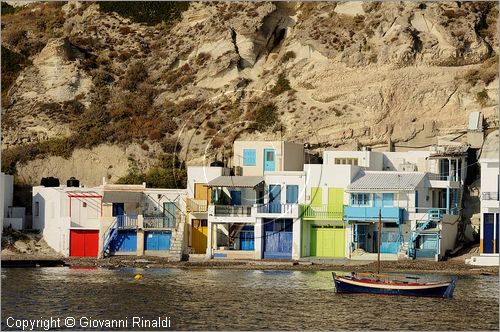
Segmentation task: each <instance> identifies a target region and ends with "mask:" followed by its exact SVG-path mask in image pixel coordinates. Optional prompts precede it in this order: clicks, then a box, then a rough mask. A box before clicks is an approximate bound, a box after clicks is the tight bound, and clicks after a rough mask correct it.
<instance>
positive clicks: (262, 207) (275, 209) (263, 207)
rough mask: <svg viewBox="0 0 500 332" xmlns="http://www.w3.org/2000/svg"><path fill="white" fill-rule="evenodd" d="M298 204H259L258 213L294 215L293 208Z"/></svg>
mask: <svg viewBox="0 0 500 332" xmlns="http://www.w3.org/2000/svg"><path fill="white" fill-rule="evenodd" d="M295 205H297V204H293V203H288V204H259V205H257V213H292V210H293V207H294V206H295Z"/></svg>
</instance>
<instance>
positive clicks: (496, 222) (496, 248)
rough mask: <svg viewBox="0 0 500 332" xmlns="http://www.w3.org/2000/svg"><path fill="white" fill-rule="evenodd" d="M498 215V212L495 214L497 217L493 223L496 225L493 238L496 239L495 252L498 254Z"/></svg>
mask: <svg viewBox="0 0 500 332" xmlns="http://www.w3.org/2000/svg"><path fill="white" fill-rule="evenodd" d="M498 215H499V214H498V213H496V214H495V216H496V218H497V219H496V221H495V224H496V226H497V228H496V231H495V234H496V235H495V240H496V241H495V254H498V233H499V231H498V226H500V225H499V220H498Z"/></svg>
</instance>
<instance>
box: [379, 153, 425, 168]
mask: <svg viewBox="0 0 500 332" xmlns="http://www.w3.org/2000/svg"><path fill="white" fill-rule="evenodd" d="M382 154H383V170H384V171H398V170H400V169H399V166H400V165H401V164H404V163H412V164H415V165H416V166H417V171H418V172H429V160H427V159H426V158H427V157H429V156H430V152H429V151H407V152H383V153H382Z"/></svg>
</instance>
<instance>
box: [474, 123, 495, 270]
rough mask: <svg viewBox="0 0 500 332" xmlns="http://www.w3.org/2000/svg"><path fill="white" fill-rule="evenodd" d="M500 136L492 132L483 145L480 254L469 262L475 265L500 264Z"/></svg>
mask: <svg viewBox="0 0 500 332" xmlns="http://www.w3.org/2000/svg"><path fill="white" fill-rule="evenodd" d="M498 140H499V137H498V130H497V131H494V132H492V133H490V134H489V135H488V136H487V137H486V139H485V141H484V145H483V149H482V151H481V156H480V158H479V164H480V165H481V197H480V198H481V226H480V242H479V250H480V256H477V257H472V258H471V259H470V260H467V263H469V264H473V265H484V266H498V265H499V257H498V254H499V244H498V243H499V235H498V234H499V226H500V225H499V212H500V208H499V200H498V193H499V149H498V146H499V141H498Z"/></svg>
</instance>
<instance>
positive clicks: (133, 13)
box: [99, 1, 189, 25]
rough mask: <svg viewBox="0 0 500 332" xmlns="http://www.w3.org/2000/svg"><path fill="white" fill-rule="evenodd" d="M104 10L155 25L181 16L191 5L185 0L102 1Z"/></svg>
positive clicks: (101, 5)
mask: <svg viewBox="0 0 500 332" xmlns="http://www.w3.org/2000/svg"><path fill="white" fill-rule="evenodd" d="M99 7H100V8H101V10H102V11H105V12H108V13H111V12H116V13H117V14H118V15H120V16H123V17H127V18H129V19H131V20H132V21H134V22H137V23H145V24H148V25H155V24H158V23H161V22H163V21H165V22H169V21H173V20H176V19H178V18H180V17H181V14H182V12H183V11H185V10H186V9H187V8H188V7H189V2H184V1H182V2H181V1H175V2H174V1H172V2H169V1H100V2H99Z"/></svg>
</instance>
